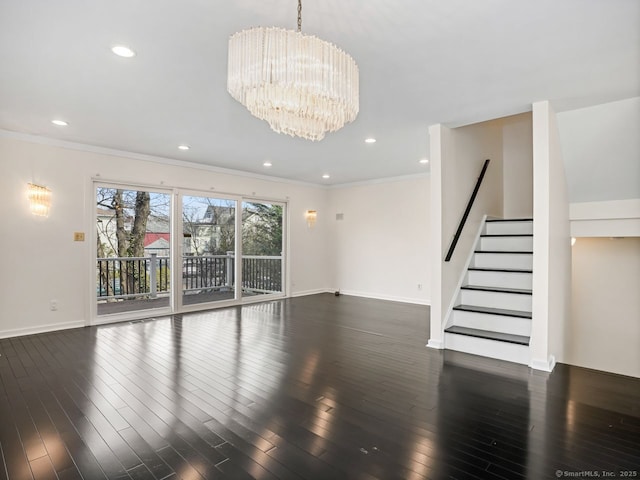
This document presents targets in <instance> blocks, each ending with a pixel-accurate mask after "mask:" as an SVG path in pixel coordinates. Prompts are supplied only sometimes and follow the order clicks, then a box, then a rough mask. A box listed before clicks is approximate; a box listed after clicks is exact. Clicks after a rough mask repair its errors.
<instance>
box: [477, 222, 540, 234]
mask: <svg viewBox="0 0 640 480" xmlns="http://www.w3.org/2000/svg"><path fill="white" fill-rule="evenodd" d="M485 226H486V227H485V233H486V234H488V235H510V234H518V233H525V234H532V233H533V222H532V221H528V222H487V223H486V224H485Z"/></svg>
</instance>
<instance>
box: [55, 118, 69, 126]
mask: <svg viewBox="0 0 640 480" xmlns="http://www.w3.org/2000/svg"><path fill="white" fill-rule="evenodd" d="M51 123H53V124H54V125H57V126H59V127H66V126H67V125H69V124H68V123H67V122H65V121H64V120H51Z"/></svg>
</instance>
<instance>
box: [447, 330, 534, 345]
mask: <svg viewBox="0 0 640 480" xmlns="http://www.w3.org/2000/svg"><path fill="white" fill-rule="evenodd" d="M445 332H446V333H455V334H458V335H467V336H470V337H478V338H485V339H488V340H498V341H500V342H508V343H515V344H518V345H529V337H525V336H523V335H513V334H511V333H502V332H492V331H490V330H480V329H478V328H469V327H461V326H459V325H454V326H452V327H449V328H447V329H446V330H445Z"/></svg>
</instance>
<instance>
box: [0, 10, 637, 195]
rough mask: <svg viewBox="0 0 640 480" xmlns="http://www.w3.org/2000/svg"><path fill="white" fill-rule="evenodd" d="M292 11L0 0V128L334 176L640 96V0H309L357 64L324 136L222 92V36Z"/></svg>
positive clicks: (397, 169) (312, 16)
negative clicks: (277, 124)
mask: <svg viewBox="0 0 640 480" xmlns="http://www.w3.org/2000/svg"><path fill="white" fill-rule="evenodd" d="M296 8H297V2H296V1H295V0H236V1H222V0H146V1H145V0H91V1H87V0H55V1H53V0H0V65H1V67H0V129H3V130H10V131H16V132H23V133H28V134H33V135H40V136H45V137H51V138H54V139H59V140H66V141H71V142H78V143H82V144H88V145H95V146H101V147H109V148H113V149H117V150H125V151H130V152H136V153H143V154H149V155H154V156H159V157H166V158H172V159H179V160H185V161H189V162H196V163H201V164H207V165H214V166H218V167H225V168H232V169H236V170H243V171H247V172H255V173H259V174H267V175H273V176H277V177H282V178H288V179H294V180H300V181H305V182H312V183H319V184H323V183H324V184H341V183H349V182H356V181H362V180H370V179H376V178H384V177H393V176H401V175H410V174H417V173H421V172H424V171H425V170H426V169H428V166H427V167H425V166H422V165H420V164H418V160H419V159H420V158H423V157H426V156H427V155H428V138H427V128H428V126H429V125H431V124H436V123H444V124H447V125H453V126H455V125H463V124H467V123H473V122H477V121H482V120H488V119H491V118H496V117H501V116H505V115H510V114H515V113H520V112H524V111H528V110H530V107H531V103H532V102H535V101H538V100H547V99H548V100H552V101H554V102H555V104H556V105H557V107H558V108H559V109H569V108H578V107H584V106H588V105H593V104H597V103H602V102H605V101H612V100H618V99H622V98H629V97H633V96H638V95H640V63H639V59H640V1H638V0H482V1H481V0H420V1H418V0H394V1H391V0H386V1H384V0H348V1H347V0H324V1H319V0H304V1H303V31H304V32H306V33H310V34H315V35H317V36H319V37H321V38H323V39H325V40H329V41H331V42H333V43H335V44H337V45H338V46H340V47H341V48H343V49H344V50H346V51H347V52H348V53H350V54H351V55H352V56H353V58H354V59H355V60H356V62H357V63H358V65H359V68H360V95H361V96H360V114H359V116H358V118H357V119H356V120H355V122H354V123H352V124H349V125H347V126H346V127H345V128H344V129H342V130H341V131H339V132H336V133H333V134H328V135H327V137H326V138H325V139H324V140H323V141H321V142H309V141H306V140H301V139H295V138H292V137H288V136H282V135H278V134H276V133H274V132H272V131H271V130H270V129H269V127H268V125H267V124H266V123H265V122H262V121H260V120H257V119H255V118H253V117H252V116H251V115H250V114H249V113H248V112H247V111H246V110H245V109H244V107H242V106H241V105H240V104H238V103H237V102H235V101H234V100H233V99H232V98H231V96H230V95H229V94H228V93H227V91H226V65H227V41H228V37H229V35H230V34H232V33H234V32H235V31H238V30H242V29H245V28H248V27H251V26H256V25H262V26H270V25H275V26H282V27H285V28H292V29H295V24H296ZM114 44H126V45H129V46H130V47H131V48H133V49H134V50H135V51H136V52H137V56H136V57H135V58H133V59H123V58H120V57H116V56H115V55H113V54H112V53H111V51H110V48H111V47H112V46H113V45H114ZM53 118H61V119H64V120H66V121H68V122H69V126H68V127H64V128H61V127H56V126H54V125H52V124H51V123H50V121H51V120H52V119H53ZM368 136H374V137H375V138H377V140H378V141H377V143H375V144H372V145H368V144H365V143H364V139H365V138H366V137H368ZM181 143H186V144H188V145H190V146H191V150H189V151H187V152H182V151H179V150H178V149H177V145H179V144H181ZM267 159H268V160H270V161H271V162H272V163H273V166H272V167H271V168H270V169H266V168H265V167H263V166H262V164H263V162H264V161H265V160H267ZM323 173H329V174H331V179H329V180H323V179H322V178H321V175H322V174H323Z"/></svg>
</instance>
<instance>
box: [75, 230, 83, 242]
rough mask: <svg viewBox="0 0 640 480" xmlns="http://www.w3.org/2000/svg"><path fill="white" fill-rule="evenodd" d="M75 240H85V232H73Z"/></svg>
mask: <svg viewBox="0 0 640 480" xmlns="http://www.w3.org/2000/svg"><path fill="white" fill-rule="evenodd" d="M73 241H74V242H84V232H73Z"/></svg>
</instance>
